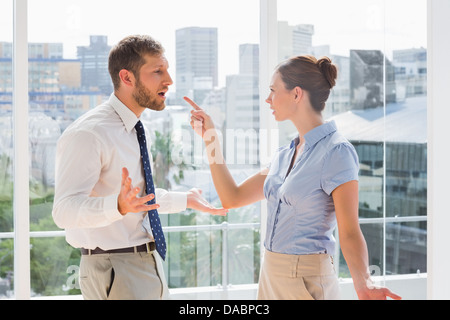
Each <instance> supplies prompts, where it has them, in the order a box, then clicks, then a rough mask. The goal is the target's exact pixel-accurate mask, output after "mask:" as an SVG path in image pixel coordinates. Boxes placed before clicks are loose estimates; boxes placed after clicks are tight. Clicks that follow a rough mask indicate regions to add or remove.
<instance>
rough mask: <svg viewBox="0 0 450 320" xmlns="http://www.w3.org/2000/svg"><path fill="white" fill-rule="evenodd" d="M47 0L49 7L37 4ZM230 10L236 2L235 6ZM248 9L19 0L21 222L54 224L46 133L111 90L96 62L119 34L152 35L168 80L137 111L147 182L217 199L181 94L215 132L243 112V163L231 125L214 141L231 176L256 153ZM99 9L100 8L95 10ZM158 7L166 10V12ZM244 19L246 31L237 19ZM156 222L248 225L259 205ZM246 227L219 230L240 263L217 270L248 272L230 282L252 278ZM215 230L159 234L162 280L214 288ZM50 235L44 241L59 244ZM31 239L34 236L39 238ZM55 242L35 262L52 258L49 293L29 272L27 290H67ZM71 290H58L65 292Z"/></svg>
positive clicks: (254, 32)
mask: <svg viewBox="0 0 450 320" xmlns="http://www.w3.org/2000/svg"><path fill="white" fill-rule="evenodd" d="M50 7H51V8H52V10H46V9H45V8H50ZM237 7H239V8H240V10H235V8H237ZM258 8H259V1H258V0H249V1H245V3H243V2H242V1H237V0H232V1H221V2H217V1H215V2H212V1H207V0H194V1H182V0H169V1H165V2H164V3H163V4H158V8H157V11H155V3H154V2H152V1H144V0H131V1H129V2H128V3H127V5H126V6H124V5H122V4H111V1H106V0H99V1H94V2H92V1H87V0H82V1H76V2H70V3H67V2H64V1H58V0H30V1H29V21H30V22H29V24H30V27H29V41H30V43H29V52H30V53H29V54H30V57H29V58H30V69H29V76H30V83H29V86H30V146H31V156H32V170H31V177H30V191H31V196H32V199H31V219H32V221H31V228H32V230H33V231H38V230H39V231H43V230H45V231H55V230H58V228H57V227H56V226H55V225H54V223H53V220H52V217H51V208H52V202H53V193H54V190H53V189H54V155H55V145H56V141H57V139H58V138H59V136H60V135H61V133H62V132H63V131H64V130H65V128H66V127H67V126H68V125H69V124H70V123H72V122H73V121H74V120H75V119H77V118H78V117H79V116H80V115H82V114H83V113H85V112H86V111H87V110H90V109H92V108H94V107H95V106H97V105H98V104H100V103H101V102H102V101H104V100H106V99H108V97H109V95H110V94H111V93H112V86H111V80H110V77H109V73H108V70H107V57H108V54H109V50H110V48H111V47H112V46H113V45H114V44H116V43H117V42H118V41H120V40H121V39H122V38H124V37H125V36H128V35H131V34H150V35H151V36H152V37H154V38H155V39H157V40H159V41H161V43H162V45H163V46H164V47H165V49H166V57H167V59H168V60H169V65H170V69H169V72H170V74H171V76H172V79H173V80H174V84H173V85H172V86H171V87H170V88H169V94H168V99H167V100H166V105H167V107H166V109H165V110H164V111H161V112H153V111H148V112H146V113H144V115H143V121H144V122H145V125H146V126H147V127H148V128H149V129H150V131H151V132H152V134H153V136H152V141H153V142H154V143H153V144H152V154H153V157H154V161H155V163H154V164H155V167H156V168H157V170H155V179H156V185H157V187H162V188H167V189H169V190H176V191H181V190H182V191H187V190H188V189H190V188H192V187H198V188H200V189H202V191H203V196H204V197H205V198H206V199H207V200H208V201H210V202H211V203H213V204H214V205H215V206H221V204H220V201H219V199H218V196H217V194H216V192H215V189H214V186H213V184H212V180H211V177H210V172H209V168H208V164H207V161H205V159H204V153H205V150H204V147H203V143H202V142H201V141H199V138H198V137H197V136H195V135H194V133H193V131H192V129H191V128H190V125H189V121H190V107H189V106H188V105H187V104H186V103H185V102H184V101H183V100H182V97H183V96H184V95H188V96H190V97H191V98H193V99H195V101H196V102H197V103H198V104H199V105H200V106H201V107H203V108H204V109H206V110H207V111H208V112H209V113H210V114H211V115H212V116H213V119H214V121H215V122H216V126H217V128H218V129H219V130H220V131H221V132H222V133H223V136H224V137H225V132H226V129H231V130H234V129H235V128H234V127H232V126H231V122H230V123H225V118H226V117H228V114H230V113H231V114H235V115H236V116H237V117H238V118H239V119H241V118H244V117H245V119H246V120H247V121H246V122H245V126H242V124H241V123H238V124H237V125H236V128H240V129H243V130H244V134H245V137H246V140H245V141H244V143H248V144H250V146H252V147H253V149H250V150H251V151H249V152H248V155H247V156H246V157H245V158H244V160H242V159H240V158H238V155H239V156H240V155H242V154H244V155H245V154H247V149H246V146H245V144H244V145H243V144H242V142H241V141H240V140H239V139H238V138H236V136H237V137H240V133H239V132H238V134H237V135H236V133H235V132H234V131H230V135H229V140H228V141H229V142H230V141H231V139H235V140H237V142H235V143H234V144H233V143H230V144H227V145H224V148H225V147H228V146H229V148H230V149H229V150H227V151H225V150H224V152H225V153H226V154H227V155H234V157H235V159H234V162H232V167H231V169H232V171H233V172H232V173H233V175H234V176H235V177H236V179H237V180H242V179H243V178H245V177H246V176H247V175H248V174H249V172H250V173H252V172H254V171H256V170H257V169H258V162H257V160H256V161H255V160H254V158H252V157H253V156H254V155H256V152H257V148H256V149H255V148H254V145H257V143H258V141H257V140H256V139H255V138H254V135H253V134H254V133H255V132H257V130H258V128H259V106H258V102H259V100H258V99H259V96H258V79H257V75H258V42H259V10H258ZM246 9H248V10H246ZM105 11H107V12H108V15H101V16H99V15H98V13H99V12H105ZM160 12H166V13H167V12H170V15H167V14H159V13H160ZM205 12H207V13H208V14H205ZM124 16H128V17H132V19H130V20H129V21H128V23H127V24H126V25H123V24H121V23H119V21H121V20H122V19H123V17H124ZM230 17H233V21H234V23H233V24H230V23H229V21H230V20H229V19H230ZM244 23H245V25H246V30H245V31H246V32H242V29H241V28H240V27H239V26H240V25H242V24H244ZM236 88H239V90H238V91H237V90H235V89H236ZM230 101H232V102H233V103H231V104H230V103H229V102H230ZM235 101H236V103H234V102H235ZM224 142H225V140H224ZM242 150H245V151H246V152H245V153H243V152H242ZM233 152H234V153H233ZM230 160H231V159H230ZM161 220H162V224H163V226H164V227H177V226H192V225H199V226H202V227H203V226H204V225H210V224H212V225H220V224H222V223H223V222H228V223H230V224H236V223H253V222H259V206H257V205H255V206H249V207H247V208H242V209H238V210H234V211H233V212H231V213H230V214H229V216H228V217H227V218H221V217H212V216H209V215H207V214H205V213H197V212H193V211H192V210H187V211H186V212H184V213H182V214H172V215H163V216H162V219H161ZM253 228H254V227H253V225H249V226H248V228H247V229H246V230H241V231H242V232H241V233H240V234H239V237H238V239H239V241H241V243H240V244H238V243H237V242H235V241H236V240H235V239H234V237H231V234H232V232H237V231H231V230H230V231H229V236H228V241H229V242H230V244H229V246H228V252H230V253H231V255H232V254H233V252H234V251H232V250H234V249H233V248H234V247H236V246H239V245H241V247H239V248H238V249H237V250H241V252H245V259H244V257H242V256H243V254H241V255H240V256H241V257H242V258H239V259H244V260H243V261H244V262H241V261H240V260H239V261H238V262H237V263H234V262H232V261H231V260H230V264H229V274H234V273H237V272H238V270H239V268H240V267H241V266H242V265H243V264H244V265H245V267H246V268H247V269H248V270H253V271H252V272H253V273H251V272H246V273H243V274H242V275H245V276H242V277H241V278H239V279H238V280H234V279H232V278H230V280H231V279H232V280H233V281H236V282H239V283H253V282H255V279H257V274H256V273H258V272H259V237H257V236H255V232H257V231H254V230H253ZM202 230H203V229H202ZM258 230H259V229H258ZM222 234H223V232H222V231H221V230H220V229H213V230H212V231H199V232H192V231H183V230H182V231H170V232H169V231H168V236H167V239H168V246H169V248H168V258H167V259H166V263H165V264H164V265H165V268H166V270H165V271H166V272H165V274H166V276H167V277H168V284H169V286H170V287H174V288H175V287H176V288H179V287H185V286H205V285H206V286H209V285H214V286H215V285H217V284H218V283H222V280H221V279H222V259H223V257H225V256H226V254H225V253H223V252H222ZM50 239H51V240H50ZM50 239H48V241H52V242H53V241H59V240H58V239H54V238H50ZM61 239H63V238H61ZM36 240H37V239H36ZM41 241H43V239H39V242H41ZM246 246H249V248H247V247H246ZM44 247H45V246H42V247H41V246H37V244H35V245H34V249H33V251H35V254H34V255H33V257H32V259H33V261H32V264H33V265H34V264H37V263H40V262H38V261H36V259H37V256H38V255H39V253H38V250H44V249H43V248H44ZM255 248H256V249H255ZM62 250H63V252H61V254H60V256H59V258H58V259H59V260H58V261H57V262H56V261H55V260H54V258H52V259H49V262H48V265H47V266H42V267H41V269H42V270H44V269H45V270H50V269H52V268H56V266H57V265H58V266H59V267H58V268H59V269H58V270H59V271H58V272H57V273H55V279H49V280H48V281H47V282H43V283H48V284H49V286H50V284H51V286H53V287H54V289H51V288H44V287H42V286H40V285H39V283H40V280H39V279H35V277H37V276H38V275H37V273H33V274H32V277H33V280H32V286H33V288H32V290H33V291H34V292H35V293H36V294H37V295H44V294H45V295H47V294H51V295H53V294H61V287H62V286H64V285H65V286H67V284H66V279H67V277H70V276H71V274H70V272H69V271H67V270H68V268H70V267H71V266H73V265H77V263H76V261H75V260H76V259H77V255H76V254H75V253H74V251H73V249H72V248H71V247H70V246H64V248H63V249H62ZM246 250H248V251H246ZM228 252H227V253H228ZM250 253H251V255H249V256H248V254H250ZM42 254H46V253H44V252H43V253H42ZM226 258H228V257H226ZM236 259H238V257H236ZM205 261H208V263H205ZM42 263H44V262H42ZM53 265H54V266H53ZM52 270H53V269H52ZM64 275H65V276H66V278H64ZM77 292H79V291H76V290H69V291H66V293H67V294H72V293H77Z"/></svg>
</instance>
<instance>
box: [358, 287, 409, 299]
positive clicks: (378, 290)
mask: <svg viewBox="0 0 450 320" xmlns="http://www.w3.org/2000/svg"><path fill="white" fill-rule="evenodd" d="M356 293H357V294H358V299H359V300H387V297H390V298H392V299H394V300H401V299H402V297H400V296H399V295H397V294H395V293H393V292H392V291H391V290H389V289H388V288H385V287H377V286H367V287H364V288H361V289H357V290H356Z"/></svg>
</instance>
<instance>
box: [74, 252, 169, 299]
mask: <svg viewBox="0 0 450 320" xmlns="http://www.w3.org/2000/svg"><path fill="white" fill-rule="evenodd" d="M153 254H155V255H157V253H154V252H152V253H147V252H137V253H111V254H95V255H82V256H81V262H80V288H81V293H82V294H83V298H84V299H86V300H158V299H162V298H163V295H164V293H163V291H164V289H165V288H164V285H165V281H164V280H161V277H164V275H163V274H161V275H160V273H159V272H158V270H159V268H157V261H156V260H155V257H154V256H153ZM158 258H159V257H157V258H156V259H158Z"/></svg>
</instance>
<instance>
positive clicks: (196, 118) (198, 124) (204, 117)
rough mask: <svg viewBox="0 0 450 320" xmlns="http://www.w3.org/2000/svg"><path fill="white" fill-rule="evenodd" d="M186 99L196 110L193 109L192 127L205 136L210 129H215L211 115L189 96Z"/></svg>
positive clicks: (201, 135)
mask: <svg viewBox="0 0 450 320" xmlns="http://www.w3.org/2000/svg"><path fill="white" fill-rule="evenodd" d="M184 100H185V101H186V102H187V103H189V104H190V105H191V106H192V107H193V108H194V110H191V127H192V129H194V131H195V133H197V134H198V135H199V136H200V137H202V138H204V137H205V133H206V132H207V131H208V130H214V122H213V121H212V119H211V117H210V116H209V115H208V114H207V113H206V112H205V111H204V110H203V109H202V108H200V107H199V106H198V105H197V104H196V103H195V102H194V101H192V100H191V99H189V98H188V97H184Z"/></svg>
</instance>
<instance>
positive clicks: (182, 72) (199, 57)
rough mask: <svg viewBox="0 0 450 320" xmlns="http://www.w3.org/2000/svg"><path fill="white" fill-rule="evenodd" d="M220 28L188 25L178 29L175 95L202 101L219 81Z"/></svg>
mask: <svg viewBox="0 0 450 320" xmlns="http://www.w3.org/2000/svg"><path fill="white" fill-rule="evenodd" d="M218 68H219V67H218V29H217V28H201V27H188V28H183V29H178V30H176V82H175V85H176V97H177V103H179V104H181V103H182V101H183V97H184V96H189V97H191V98H193V99H194V101H197V102H198V103H199V104H201V103H202V102H203V99H204V98H205V97H206V95H207V94H208V93H209V92H210V91H211V90H213V89H214V88H215V87H217V85H218V75H219V69H218Z"/></svg>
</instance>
